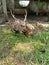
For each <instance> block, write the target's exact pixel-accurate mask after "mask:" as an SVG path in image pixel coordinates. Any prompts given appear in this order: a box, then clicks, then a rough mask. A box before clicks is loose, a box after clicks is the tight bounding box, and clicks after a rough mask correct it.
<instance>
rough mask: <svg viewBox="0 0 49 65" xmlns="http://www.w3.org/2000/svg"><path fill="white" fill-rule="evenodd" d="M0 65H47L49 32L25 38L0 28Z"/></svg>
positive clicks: (21, 34)
mask: <svg viewBox="0 0 49 65" xmlns="http://www.w3.org/2000/svg"><path fill="white" fill-rule="evenodd" d="M0 65H49V32H44V31H43V32H42V31H38V33H37V34H35V35H34V36H30V37H26V36H25V35H24V34H23V33H16V34H15V33H13V32H12V31H11V29H10V27H9V26H0Z"/></svg>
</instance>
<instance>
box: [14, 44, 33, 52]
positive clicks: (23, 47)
mask: <svg viewBox="0 0 49 65" xmlns="http://www.w3.org/2000/svg"><path fill="white" fill-rule="evenodd" d="M13 50H14V51H23V52H31V51H33V50H34V47H33V46H32V45H31V44H30V43H28V44H27V43H18V44H17V45H15V46H14V47H13Z"/></svg>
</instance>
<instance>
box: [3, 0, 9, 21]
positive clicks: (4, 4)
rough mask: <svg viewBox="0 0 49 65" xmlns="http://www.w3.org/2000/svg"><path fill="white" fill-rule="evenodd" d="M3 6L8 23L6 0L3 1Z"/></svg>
mask: <svg viewBox="0 0 49 65" xmlns="http://www.w3.org/2000/svg"><path fill="white" fill-rule="evenodd" d="M2 6H3V12H4V18H5V21H7V20H8V14H7V7H6V0H2Z"/></svg>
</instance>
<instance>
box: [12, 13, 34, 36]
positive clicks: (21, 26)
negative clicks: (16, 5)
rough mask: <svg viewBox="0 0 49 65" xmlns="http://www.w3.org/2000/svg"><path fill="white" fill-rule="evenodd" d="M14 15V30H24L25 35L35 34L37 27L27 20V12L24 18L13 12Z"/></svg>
mask: <svg viewBox="0 0 49 65" xmlns="http://www.w3.org/2000/svg"><path fill="white" fill-rule="evenodd" d="M11 15H12V17H13V18H14V20H15V21H14V22H11V27H12V30H13V31H15V32H17V31H19V32H23V33H24V34H25V35H33V34H34V33H35V28H34V27H33V26H32V24H30V23H28V22H25V21H26V17H27V13H26V15H25V19H24V20H20V19H17V18H16V17H15V16H14V15H13V14H12V12H11Z"/></svg>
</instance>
